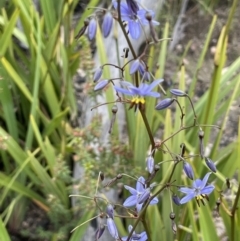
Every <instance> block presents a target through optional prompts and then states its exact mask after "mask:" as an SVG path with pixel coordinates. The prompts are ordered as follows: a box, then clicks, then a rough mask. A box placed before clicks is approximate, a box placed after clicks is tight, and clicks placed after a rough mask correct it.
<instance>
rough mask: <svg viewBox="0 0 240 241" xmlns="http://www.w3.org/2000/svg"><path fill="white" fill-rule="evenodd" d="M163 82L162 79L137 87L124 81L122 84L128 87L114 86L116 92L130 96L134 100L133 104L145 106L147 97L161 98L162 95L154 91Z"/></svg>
mask: <svg viewBox="0 0 240 241" xmlns="http://www.w3.org/2000/svg"><path fill="white" fill-rule="evenodd" d="M161 82H163V80H162V79H158V80H154V81H153V82H152V83H151V84H150V85H148V84H145V83H141V84H140V86H138V87H136V86H134V85H133V84H132V83H130V82H127V81H122V82H121V84H122V85H123V86H124V87H126V89H125V88H121V87H117V86H114V88H115V90H116V91H117V92H119V93H122V94H124V95H130V96H133V97H134V98H133V99H132V103H133V104H136V105H137V104H139V103H141V104H143V105H144V104H145V100H144V97H145V96H152V97H155V98H158V97H160V94H159V93H158V92H154V91H152V90H153V89H154V88H155V87H156V86H157V85H159V84H160V83H161Z"/></svg>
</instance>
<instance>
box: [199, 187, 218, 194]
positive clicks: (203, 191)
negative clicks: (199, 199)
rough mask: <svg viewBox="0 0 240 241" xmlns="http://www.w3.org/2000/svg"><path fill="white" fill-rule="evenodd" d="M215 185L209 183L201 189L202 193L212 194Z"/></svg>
mask: <svg viewBox="0 0 240 241" xmlns="http://www.w3.org/2000/svg"><path fill="white" fill-rule="evenodd" d="M214 188H215V187H214V186H213V185H208V186H206V187H204V188H203V189H202V190H201V194H210V193H211V192H212V191H213V190H214Z"/></svg>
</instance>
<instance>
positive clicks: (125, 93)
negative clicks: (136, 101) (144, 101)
mask: <svg viewBox="0 0 240 241" xmlns="http://www.w3.org/2000/svg"><path fill="white" fill-rule="evenodd" d="M114 89H115V90H116V91H117V92H119V93H122V94H124V95H134V93H132V91H130V90H126V89H123V88H121V87H117V86H114Z"/></svg>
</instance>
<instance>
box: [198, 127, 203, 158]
mask: <svg viewBox="0 0 240 241" xmlns="http://www.w3.org/2000/svg"><path fill="white" fill-rule="evenodd" d="M198 137H199V152H200V156H201V158H203V157H204V145H203V137H204V131H203V130H202V129H201V128H200V130H199V132H198Z"/></svg>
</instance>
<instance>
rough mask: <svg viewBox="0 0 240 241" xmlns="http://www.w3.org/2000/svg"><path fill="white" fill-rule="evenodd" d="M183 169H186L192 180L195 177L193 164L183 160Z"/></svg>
mask: <svg viewBox="0 0 240 241" xmlns="http://www.w3.org/2000/svg"><path fill="white" fill-rule="evenodd" d="M183 170H184V172H185V174H186V175H187V177H188V178H190V179H191V180H193V178H194V174H193V169H192V167H191V165H190V164H189V163H188V162H186V161H184V162H183Z"/></svg>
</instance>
